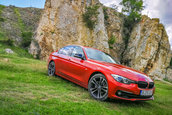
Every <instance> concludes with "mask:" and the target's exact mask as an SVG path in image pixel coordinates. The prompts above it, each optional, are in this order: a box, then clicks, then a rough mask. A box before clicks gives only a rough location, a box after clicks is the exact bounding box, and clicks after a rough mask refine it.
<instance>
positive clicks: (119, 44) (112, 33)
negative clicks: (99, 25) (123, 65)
mask: <svg viewBox="0 0 172 115" xmlns="http://www.w3.org/2000/svg"><path fill="white" fill-rule="evenodd" d="M106 13H107V14H106ZM106 13H105V14H106V15H107V17H108V18H107V20H105V21H106V28H107V32H108V37H109V39H111V38H113V37H114V39H115V40H114V43H113V44H109V45H110V46H111V47H110V48H109V49H110V54H111V55H112V56H113V57H115V59H116V60H117V61H121V59H122V53H123V52H124V50H125V42H124V39H123V22H124V21H123V20H124V19H123V16H122V14H120V13H118V12H116V11H115V10H114V9H111V8H106Z"/></svg>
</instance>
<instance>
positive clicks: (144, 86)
mask: <svg viewBox="0 0 172 115" xmlns="http://www.w3.org/2000/svg"><path fill="white" fill-rule="evenodd" d="M147 86H148V83H147V82H145V81H138V87H139V88H144V89H145V88H147Z"/></svg>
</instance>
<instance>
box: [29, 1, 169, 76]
mask: <svg viewBox="0 0 172 115" xmlns="http://www.w3.org/2000/svg"><path fill="white" fill-rule="evenodd" d="M95 4H96V5H99V6H100V7H99V8H98V10H97V11H98V12H99V14H98V16H97V18H98V22H97V24H96V26H95V28H94V29H93V30H90V29H89V28H87V27H86V26H85V23H84V22H83V17H82V16H83V14H84V13H85V11H86V8H87V7H88V6H91V5H92V6H93V5H95ZM123 23H124V22H123V16H121V14H120V13H118V12H116V11H115V10H113V9H111V8H106V7H104V6H103V5H101V4H100V3H99V2H98V0H96V1H95V0H47V1H46V4H45V10H44V12H43V15H42V17H41V20H40V23H39V26H38V28H37V33H36V35H35V40H33V41H32V43H31V45H30V50H29V51H30V53H31V54H33V55H34V56H35V57H37V56H39V57H40V59H43V60H46V59H47V58H48V56H49V54H50V53H51V52H53V51H56V50H58V49H59V48H61V47H63V46H65V45H68V44H79V45H84V46H89V47H95V48H97V49H100V50H103V51H105V52H107V53H110V54H111V55H112V56H113V57H115V58H116V60H118V61H122V62H123V64H125V65H127V66H130V67H132V68H134V69H137V70H140V71H142V72H145V73H147V74H148V75H149V76H151V77H159V78H165V76H167V74H168V75H170V74H171V73H170V72H169V71H170V70H167V68H168V66H169V63H170V57H171V56H170V44H169V41H168V36H167V34H166V31H165V28H164V26H163V25H162V24H160V23H159V19H150V18H149V17H147V16H143V17H142V20H141V21H140V22H139V23H137V24H136V25H135V26H134V28H133V30H132V32H131V33H130V35H131V36H130V39H129V42H128V44H127V46H126V44H125V42H124V40H123V39H124V35H123V29H124V27H123ZM112 37H113V38H115V40H114V41H115V42H113V43H111V44H108V43H109V42H108V41H109V40H110V39H111V38H112ZM109 46H110V47H109Z"/></svg>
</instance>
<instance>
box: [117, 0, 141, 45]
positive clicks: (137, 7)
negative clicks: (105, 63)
mask: <svg viewBox="0 0 172 115" xmlns="http://www.w3.org/2000/svg"><path fill="white" fill-rule="evenodd" d="M120 5H122V6H123V8H122V12H123V13H126V14H127V17H126V18H125V19H124V22H125V23H124V27H126V28H127V30H126V29H124V33H125V37H124V40H125V43H126V44H128V40H129V37H130V33H131V31H132V29H133V27H134V25H135V24H136V23H137V22H139V21H140V20H141V12H142V10H143V9H144V6H143V0H122V2H121V3H120ZM126 46H127V45H126Z"/></svg>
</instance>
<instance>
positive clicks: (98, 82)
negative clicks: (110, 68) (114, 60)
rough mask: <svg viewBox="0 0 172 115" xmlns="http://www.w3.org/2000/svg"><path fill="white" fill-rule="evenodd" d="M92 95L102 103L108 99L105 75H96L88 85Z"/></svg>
mask: <svg viewBox="0 0 172 115" xmlns="http://www.w3.org/2000/svg"><path fill="white" fill-rule="evenodd" d="M88 91H89V92H90V95H91V96H92V97H93V98H95V99H97V100H100V101H104V100H106V99H107V98H108V82H107V79H106V77H105V76H104V75H102V74H95V75H94V76H93V77H92V78H91V79H90V80H89V83H88Z"/></svg>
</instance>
